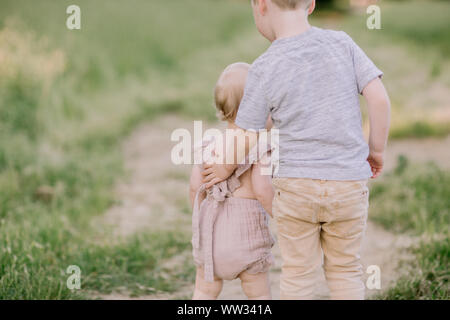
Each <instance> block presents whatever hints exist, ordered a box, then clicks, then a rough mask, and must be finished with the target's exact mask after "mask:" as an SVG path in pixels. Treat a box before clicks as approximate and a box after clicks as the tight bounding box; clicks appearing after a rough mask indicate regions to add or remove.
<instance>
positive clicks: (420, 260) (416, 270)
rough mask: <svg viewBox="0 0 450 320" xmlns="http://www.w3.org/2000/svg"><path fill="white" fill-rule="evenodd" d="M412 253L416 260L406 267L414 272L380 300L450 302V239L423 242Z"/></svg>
mask: <svg viewBox="0 0 450 320" xmlns="http://www.w3.org/2000/svg"><path fill="white" fill-rule="evenodd" d="M411 253H412V254H413V255H414V260H412V261H408V266H404V267H405V268H408V269H411V271H410V272H408V274H407V275H405V276H403V277H401V278H400V279H399V280H398V281H397V282H396V284H395V286H394V287H392V288H389V289H388V290H387V291H386V292H384V293H383V294H382V295H380V296H378V298H379V299H387V300H419V299H420V300H423V299H424V300H430V299H431V300H436V299H440V300H448V299H450V283H449V282H450V274H449V270H448V265H449V258H450V240H449V238H448V237H446V238H444V239H439V240H431V241H426V242H425V241H424V242H421V243H420V245H419V246H418V247H417V248H413V249H412V250H411Z"/></svg>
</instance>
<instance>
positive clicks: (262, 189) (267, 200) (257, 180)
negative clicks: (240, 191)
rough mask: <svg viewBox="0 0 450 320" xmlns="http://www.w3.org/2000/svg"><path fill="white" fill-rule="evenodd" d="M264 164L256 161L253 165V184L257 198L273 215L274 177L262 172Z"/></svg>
mask: <svg viewBox="0 0 450 320" xmlns="http://www.w3.org/2000/svg"><path fill="white" fill-rule="evenodd" d="M261 166H262V165H261V164H260V163H255V164H254V165H253V167H252V186H253V192H254V193H255V196H256V199H257V200H258V201H259V202H261V204H262V206H263V208H264V210H266V211H267V213H268V214H269V215H270V216H271V217H272V218H273V216H272V200H273V196H274V191H273V187H272V177H271V176H270V175H263V174H262V172H261V168H262V167H261Z"/></svg>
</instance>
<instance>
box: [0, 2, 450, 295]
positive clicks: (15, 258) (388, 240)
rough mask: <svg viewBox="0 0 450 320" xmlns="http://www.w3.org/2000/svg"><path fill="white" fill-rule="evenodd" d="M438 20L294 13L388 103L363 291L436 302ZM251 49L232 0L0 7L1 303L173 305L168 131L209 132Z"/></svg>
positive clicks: (440, 218) (443, 81) (360, 7)
mask: <svg viewBox="0 0 450 320" xmlns="http://www.w3.org/2000/svg"><path fill="white" fill-rule="evenodd" d="M374 3H376V4H377V5H379V7H380V9H381V29H380V30H369V29H368V28H367V27H366V20H367V18H368V17H369V15H368V14H367V13H366V8H367V7H368V6H369V5H370V4H374ZM71 4H76V5H78V6H79V7H80V8H81V30H68V29H67V27H66V19H67V18H68V14H66V8H67V7H68V6H69V5H71ZM449 18H450V3H449V2H448V1H437V0H436V1H433V0H422V1H419V0H413V1H393V0H392V1H388V0H383V1H378V2H377V1H370V0H349V1H345V0H342V1H340V0H335V1H331V0H330V1H325V0H317V8H316V11H315V12H314V14H313V15H312V17H311V19H310V22H311V24H313V25H316V26H319V27H323V28H332V29H340V30H344V31H346V32H347V33H348V34H349V35H350V36H351V37H353V39H354V40H355V41H356V42H357V43H358V44H359V45H360V46H361V47H362V48H363V49H364V50H365V51H366V53H367V54H368V56H369V57H370V58H372V59H373V61H374V62H375V64H376V65H377V66H378V67H379V68H380V69H381V70H383V71H384V83H385V86H386V87H387V89H388V91H389V94H390V97H391V100H392V109H393V110H392V130H391V134H390V142H389V146H388V150H387V171H386V173H385V174H384V176H383V177H382V178H380V179H377V181H372V182H371V208H370V213H369V216H370V224H369V229H368V241H367V243H366V244H365V249H364V250H365V251H364V255H365V258H364V259H365V265H368V264H377V265H379V266H380V267H381V272H382V273H381V276H382V288H381V290H369V293H368V297H370V298H373V299H449V268H448V265H449V263H448V258H449V255H450V243H449V223H450V222H449V219H450V218H449V217H450V214H449V208H450V171H449V168H450V138H449V134H450V90H449V89H450V72H449V71H450V41H449V39H450V24H449ZM268 46H269V43H268V42H267V41H266V40H265V39H264V38H262V37H261V36H260V35H259V34H258V32H257V30H256V28H255V26H254V23H253V17H252V13H251V7H250V1H249V0H245V1H244V0H242V1H239V0H171V1H164V0H147V1H146V0H128V1H124V0H122V1H119V0H108V1H107V0H96V1H87V0H70V1H66V0H58V1H56V0H38V1H25V0H0V299H86V298H89V299H95V298H102V299H128V298H141V299H175V298H178V299H180V298H181V299H185V298H190V296H191V290H192V284H193V280H194V266H193V263H192V258H191V251H190V250H191V245H190V236H191V233H190V232H191V231H190V218H191V209H190V205H189V203H188V198H187V190H188V180H189V170H190V168H189V166H175V165H172V164H171V162H170V152H171V148H172V147H173V145H174V143H173V142H171V141H170V134H171V132H172V130H173V129H175V128H188V129H189V128H192V122H193V120H204V121H207V123H208V126H215V125H217V123H216V120H215V109H214V107H213V104H212V102H213V99H212V98H213V97H212V92H213V87H214V84H215V81H216V79H217V78H218V76H219V74H220V73H221V71H222V70H223V69H224V67H225V66H226V65H228V64H230V63H233V62H236V61H245V62H249V63H251V62H252V61H253V60H254V59H256V58H257V57H258V56H259V55H260V54H261V53H262V52H263V51H264V50H265V49H266V48H268ZM362 112H363V114H364V116H365V109H364V107H362ZM365 118H366V117H365ZM365 130H366V132H367V123H366V119H365ZM274 250H275V252H277V250H278V249H277V248H275V249H274ZM277 261H279V254H277ZM70 265H77V266H79V267H80V269H81V271H82V280H81V289H80V290H69V289H68V288H67V286H66V281H67V278H68V277H69V276H70V274H67V273H66V269H67V267H68V266H70ZM279 272H280V265H279V263H278V264H277V265H276V266H274V268H273V270H272V275H273V282H274V291H275V292H274V296H275V297H276V296H277V293H276V290H277V289H276V285H277V277H278V276H279ZM237 287H238V284H237ZM237 287H236V284H232V285H230V286H228V287H227V288H228V289H226V290H225V292H224V294H223V296H222V297H224V298H235V297H238V296H237V295H238V293H237V292H238V289H236V288H237ZM227 290H228V291H227ZM233 290H234V291H233Z"/></svg>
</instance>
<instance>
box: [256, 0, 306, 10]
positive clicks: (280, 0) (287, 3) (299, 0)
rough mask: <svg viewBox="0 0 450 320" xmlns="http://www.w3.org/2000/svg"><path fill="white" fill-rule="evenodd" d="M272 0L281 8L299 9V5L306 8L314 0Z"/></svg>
mask: <svg viewBox="0 0 450 320" xmlns="http://www.w3.org/2000/svg"><path fill="white" fill-rule="evenodd" d="M253 2H256V0H253ZM272 2H273V3H275V4H276V5H277V6H278V7H280V8H281V9H297V7H298V6H299V5H301V6H302V8H303V9H306V8H308V7H309V5H310V4H311V2H312V0H272Z"/></svg>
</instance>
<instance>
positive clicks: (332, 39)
mask: <svg viewBox="0 0 450 320" xmlns="http://www.w3.org/2000/svg"><path fill="white" fill-rule="evenodd" d="M312 30H313V32H310V33H309V37H308V38H307V39H303V40H306V42H304V44H305V45H308V44H312V43H320V44H321V45H326V44H330V45H333V46H335V45H342V46H345V47H347V48H349V47H351V45H352V43H353V40H352V38H351V37H350V36H349V35H348V34H347V33H346V32H345V31H340V30H332V29H322V28H318V27H312ZM308 42H310V43H308ZM278 44H279V43H275V45H274V44H272V45H271V46H270V47H269V48H268V49H267V50H266V51H265V52H264V53H263V54H261V55H260V56H259V57H258V58H256V60H255V61H253V63H252V65H251V72H253V73H255V74H258V75H262V74H263V73H264V71H267V70H269V69H271V68H277V65H278V63H279V62H280V60H283V51H284V52H286V51H291V52H292V51H297V50H298V51H302V50H303V49H304V47H303V46H302V45H299V43H297V42H295V41H290V42H284V43H282V44H281V45H278ZM311 47H316V48H317V50H321V46H311Z"/></svg>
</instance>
